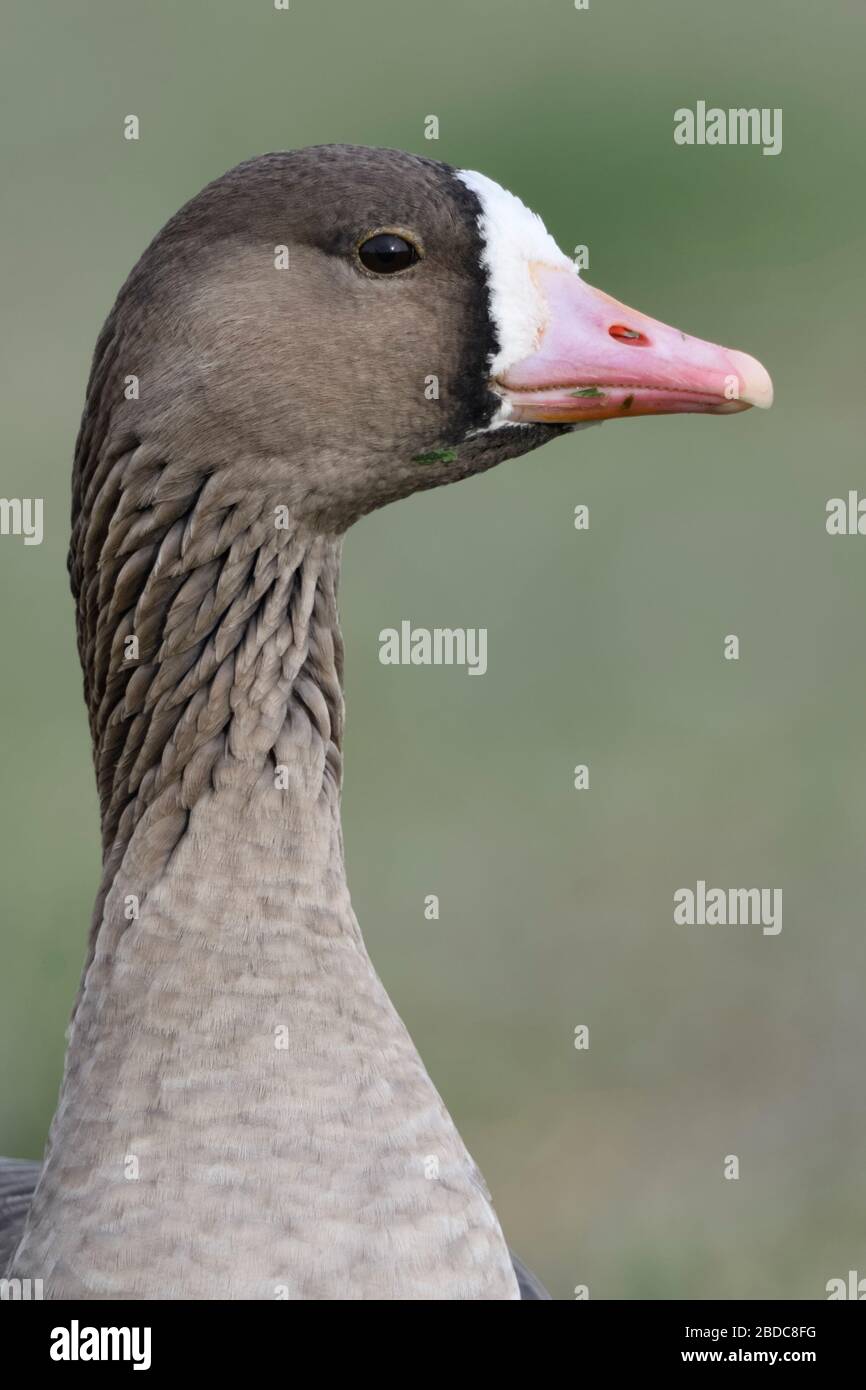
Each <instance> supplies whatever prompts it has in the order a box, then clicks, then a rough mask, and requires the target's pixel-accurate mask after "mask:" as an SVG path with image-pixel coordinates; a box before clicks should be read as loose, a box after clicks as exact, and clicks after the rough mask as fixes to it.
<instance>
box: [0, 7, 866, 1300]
mask: <svg viewBox="0 0 866 1390" xmlns="http://www.w3.org/2000/svg"><path fill="white" fill-rule="evenodd" d="M2 8H3V19H4V30H5V36H4V48H3V55H2V59H0V111H2V116H0V143H2V163H0V178H2V187H3V195H4V196H3V222H2V234H0V236H2V240H0V287H2V288H0V295H2V320H3V330H4V331H3V337H2V353H3V370H2V385H0V390H2V443H3V451H2V460H3V462H2V468H3V472H2V489H0V490H2V493H3V495H5V496H41V497H44V498H45V515H46V534H45V541H44V544H43V545H42V546H41V547H24V546H23V544H22V542H21V540H20V539H15V538H10V537H5V538H2V539H0V582H2V608H0V624H2V631H0V641H2V647H0V650H2V658H3V660H2V670H3V677H2V687H0V701H2V705H0V739H2V761H0V766H2V773H3V783H4V791H3V796H2V804H0V873H2V911H3V924H4V930H3V963H4V964H3V972H2V985H0V1087H2V1090H0V1152H5V1153H7V1154H14V1155H20V1156H27V1155H29V1156H35V1155H37V1154H38V1153H39V1152H41V1148H42V1145H43V1142H44V1138H45V1134H46V1130H47V1126H48V1122H49V1119H50V1115H51V1111H52V1107H53V1104H54V1100H55V1097H56V1092H57V1086H58V1082H59V1077H60V1069H61V1062H62V1054H63V1033H64V1027H65V1024H66V1020H67V1017H68V1012H69V1008H70V1006H71V1002H72V998H73V995H74V992H75V989H76V985H77V981H78V974H79V970H80V966H81V961H82V956H83V951H84V943H85V936H86V932H87V926H88V921H89V916H90V910H91V905H92V900H93V896H94V893H95V889H96V884H97V867H98V857H97V855H98V851H97V843H98V835H97V814H96V799H95V793H94V787H93V779H92V771H91V765H90V756H89V740H88V735H87V729H86V721H85V712H84V705H83V701H82V697H81V687H80V675H79V668H78V660H77V656H76V653H75V646H74V637H73V610H72V602H71V598H70V595H69V592H68V586H67V580H66V574H65V553H66V546H67V535H68V510H69V500H68V498H69V478H70V465H71V455H72V448H73V443H74V438H75V432H76V428H77V423H78V416H79V413H80V409H81V404H82V400H83V391H84V385H85V380H86V376H87V372H88V367H89V359H90V353H91V350H92V347H93V343H94V341H95V338H96V335H97V332H98V329H99V327H100V325H101V323H102V320H103V318H104V317H105V315H106V313H107V311H108V309H109V308H110V306H111V303H112V300H113V298H114V295H115V293H116V291H117V289H118V288H119V286H120V284H121V282H122V280H123V278H124V277H125V275H126V273H127V271H128V269H129V268H130V266H131V265H132V263H133V262H134V261H135V259H136V258H137V257H138V255H139V254H140V252H141V251H142V249H143V248H144V246H145V245H146V243H147V242H148V241H149V240H150V238H151V236H152V235H153V234H154V233H155V232H156V231H157V229H158V228H159V227H160V226H161V225H162V223H163V222H164V221H165V220H166V218H167V217H168V216H169V215H170V214H171V213H172V212H174V210H175V209H176V208H177V207H178V206H179V205H180V204H181V203H182V202H184V201H185V200H186V199H187V198H188V197H190V196H191V195H192V194H193V193H195V192H196V191H197V190H198V189H199V188H200V187H201V186H202V185H203V184H204V183H205V182H207V181H208V180H209V179H211V178H213V177H214V176H215V175H217V174H219V173H221V172H222V171H223V170H224V169H226V168H227V167H229V166H230V165H232V164H234V163H236V162H237V161H239V160H241V159H243V158H246V157H247V156H249V155H251V154H255V153H259V152H262V151H265V150H268V149H275V148H287V147H292V146H300V145H306V144H318V143H321V142H325V141H351V142H356V143H362V144H371V145H393V146H398V147H402V148H405V149H409V150H415V151H418V152H421V153H424V154H429V155H432V156H434V157H438V158H441V159H444V160H447V161H449V162H452V163H454V164H457V165H459V166H465V167H469V168H477V169H480V170H483V171H484V172H485V173H487V174H489V175H491V176H492V177H494V178H496V179H498V180H499V181H500V182H502V183H504V184H505V185H506V186H507V187H510V188H512V189H513V190H514V191H515V192H517V193H519V194H520V196H521V197H523V198H524V200H525V201H527V202H528V203H529V204H530V206H532V207H534V208H535V209H536V210H537V211H539V212H540V213H541V214H542V216H543V217H544V218H545V220H546V222H547V224H548V226H549V227H550V230H551V231H552V232H553V233H554V235H555V236H556V237H557V239H558V240H559V241H560V244H561V245H562V246H563V247H564V248H566V249H567V250H569V251H571V250H572V249H573V247H574V246H575V245H576V244H578V243H585V244H587V245H588V246H589V248H590V268H589V270H588V271H587V272H586V274H587V278H588V279H589V280H590V281H591V282H592V283H595V284H598V285H600V286H602V287H603V288H604V289H606V290H607V291H608V292H610V293H611V294H614V295H616V296H617V297H618V298H620V299H622V300H624V301H625V302H626V303H631V304H634V305H635V306H636V307H638V308H640V309H643V310H645V311H646V312H648V313H650V314H652V315H654V316H656V317H659V318H662V319H664V320H666V321H668V322H670V323H674V324H676V325H677V326H678V327H681V328H683V329H686V330H688V331H690V332H693V333H697V334H699V335H700V336H702V337H706V338H709V339H712V340H715V341H718V342H723V343H728V344H731V345H732V346H736V347H741V348H744V349H746V350H748V351H750V352H752V353H754V354H755V355H756V356H758V357H759V358H760V359H761V360H762V361H764V362H765V364H766V365H767V366H768V368H769V369H770V371H771V373H772V375H773V377H774V379H775V382H776V388H777V404H776V407H775V409H774V410H773V411H772V412H770V413H769V414H765V413H759V412H757V411H753V412H751V413H749V414H747V415H744V416H741V417H739V416H738V417H735V418H731V419H725V418H700V417H682V418H673V419H659V420H649V421H646V420H640V421H634V422H629V423H623V424H617V425H609V426H606V427H605V428H603V429H594V430H590V431H587V432H585V433H579V434H576V435H573V436H571V437H568V438H565V439H563V440H561V441H558V442H557V443H556V444H554V445H552V446H549V447H548V448H546V449H545V450H543V451H541V452H540V453H538V454H534V455H530V456H528V457H526V458H524V459H520V460H516V461H514V462H512V463H509V464H505V465H503V466H502V467H501V468H499V469H497V470H495V471H494V472H493V473H491V474H488V475H486V476H483V477H480V478H477V479H475V480H473V481H471V482H469V483H464V484H462V485H461V486H459V487H456V488H452V489H448V490H445V491H441V492H437V493H428V494H424V495H422V496H419V497H416V498H414V499H411V500H410V501H408V502H405V503H402V504H400V505H399V506H397V507H394V508H391V509H390V510H386V511H385V512H382V513H379V514H378V515H375V516H373V517H371V518H369V519H367V520H366V521H364V522H363V523H362V524H361V525H360V526H359V527H358V528H357V529H356V530H355V531H354V532H353V533H351V534H350V536H349V539H348V542H347V546H346V562H345V570H344V578H343V594H342V606H343V620H344V627H345V633H346V639H347V700H348V710H349V724H348V738H347V783H346V793H345V829H346V841H347V853H348V859H349V877H350V883H351V885H352V890H353V896H354V902H355V907H356V910H357V912H358V916H359V918H360V921H361V923H362V926H363V927H364V931H365V935H366V937H367V941H368V944H369V946H370V950H371V953H372V955H373V958H374V960H375V961H376V964H377V966H378V968H379V970H380V972H381V974H382V976H383V978H384V980H385V983H386V984H387V986H388V987H389V989H390V990H391V992H392V994H393V997H394V999H395V1001H396V1003H397V1005H398V1007H399V1009H400V1011H401V1012H402V1014H403V1016H404V1018H405V1019H406V1022H407V1024H408V1026H409V1028H410V1030H411V1032H412V1033H413V1035H414V1037H415V1040H416V1042H417V1044H418V1046H419V1048H420V1051H421V1054H422V1056H423V1057H424V1059H425V1061H426V1063H427V1065H428V1067H429V1070H430V1072H431V1074H432V1076H433V1078H434V1080H435V1081H436V1082H437V1084H438V1086H439V1088H440V1089H441V1091H442V1092H443V1094H444V1096H445V1099H446V1101H447V1103H448V1105H449V1106H450V1108H451V1111H452V1113H453V1114H454V1116H455V1119H456V1120H457V1123H458V1125H459V1126H460V1128H461V1130H462V1133H463V1135H464V1138H465V1139H466V1141H467V1144H468V1146H469V1148H470V1150H471V1151H472V1152H473V1154H474V1156H475V1157H476V1159H477V1160H478V1162H479V1164H480V1166H481V1168H482V1170H483V1172H484V1173H485V1176H486V1178H487V1180H488V1182H489V1185H490V1187H491V1189H492V1191H493V1194H494V1197H495V1200H496V1205H497V1208H498V1211H499V1214H500V1216H501V1219H502V1223H503V1226H504V1228H505V1230H506V1232H507V1234H508V1237H509V1240H510V1241H511V1243H512V1244H513V1245H515V1246H516V1248H517V1249H518V1250H519V1251H520V1252H521V1253H522V1254H523V1256H524V1258H525V1259H526V1260H527V1261H528V1262H529V1263H530V1264H531V1265H533V1266H534V1267H535V1268H536V1270H537V1271H538V1273H539V1274H540V1275H541V1276H542V1277H543V1278H544V1279H545V1281H546V1282H547V1283H548V1285H549V1287H550V1288H551V1291H552V1292H553V1293H554V1295H555V1296H556V1297H558V1298H569V1297H571V1296H573V1293H572V1291H573V1289H574V1286H575V1285H576V1284H580V1283H586V1284H589V1286H590V1290H591V1295H592V1297H594V1298H638V1297H648V1298H706V1297H722V1298H734V1297H744V1298H761V1297H782V1298H816V1297H823V1296H824V1286H825V1284H826V1281H827V1280H828V1279H829V1278H831V1277H836V1276H843V1277H844V1276H845V1275H846V1273H847V1271H848V1270H849V1269H858V1270H859V1271H860V1273H861V1274H866V1239H864V1215H863V1213H864V1207H866V1191H864V1188H866V1182H864V1168H866V1165H864V1158H866V1142H864V1139H866V1136H864V1129H866V1122H864V1099H863V1096H864V1087H863V1069H864V1042H866V1012H864V1009H863V998H862V996H863V979H864V954H866V950H864V935H863V899H864V874H863V842H864V832H866V795H864V785H866V757H864V749H866V740H864V737H863V728H862V719H863V695H864V687H866V644H864V640H863V634H864V596H866V582H864V581H866V539H864V538H842V539H830V538H829V537H828V536H827V534H826V532H825V527H824V517H825V504H826V501H827V499H828V498H829V497H832V496H838V495H842V496H844V495H846V494H847V492H848V489H849V488H857V487H858V486H859V487H860V488H861V489H862V490H863V491H864V492H866V469H864V459H863V438H862V436H863V395H864V390H863V383H862V379H861V378H862V371H863V342H864V333H863V322H864V319H863V308H864V306H863V295H862V290H863V255H864V248H863V234H862V221H863V215H864V210H866V182H864V170H863V134H862V131H863V123H862V116H861V109H860V102H861V85H860V84H861V79H862V67H863V56H864V36H866V12H864V9H863V6H862V3H861V0H847V3H844V2H843V0H836V2H835V3H832V2H831V3H829V4H826V5H816V4H814V3H812V0H797V2H796V3H792V0H764V2H763V3H761V4H759V5H756V4H755V3H754V0H727V3H725V4H712V3H708V0H704V3H700V4H696V3H695V0H664V2H663V3H659V4H647V3H646V0H591V8H590V10H589V11H588V12H583V13H580V12H576V11H575V9H574V7H573V4H572V0H531V3H530V0H475V2H474V3H467V0H439V3H436V4H418V3H416V4H407V3H405V0H402V3H398V0H364V3H363V4H353V3H345V2H344V3H339V4H336V3H328V2H327V0H291V8H290V10H289V12H288V13H284V14H280V13H276V12H275V11H274V9H273V7H272V4H271V0H258V3H252V2H251V0H233V2H230V0H186V3H184V4H183V5H177V4H175V3H171V2H170V0H149V3H139V0H99V2H96V0H95V2H94V3H81V2H80V0H79V3H60V0H42V2H41V3H40V4H38V5H34V4H32V3H24V0H5V3H4V4H3V7H2ZM698 99H704V100H706V101H707V102H708V104H710V105H713V104H717V105H721V106H723V107H725V108H727V107H729V106H758V107H782V108H783V110H784V127H783V130H784V148H783V152H782V153H781V155H779V156H778V157H776V158H768V157H765V156H763V155H762V153H761V150H760V149H759V148H754V147H746V148H703V149H702V148H698V147H695V148H679V147H676V146H675V145H674V142H673V111H674V109H675V108H676V107H679V106H683V105H688V106H692V107H693V106H694V104H695V102H696V101H697V100H698ZM130 112H132V113H135V114H137V115H139V117H140V119H141V128H142V138H141V140H140V142H139V143H138V144H133V143H128V142H126V141H125V140H124V139H123V138H122V121H123V117H124V116H125V115H126V114H127V113H130ZM429 114H435V115H437V116H438V117H439V120H440V139H439V140H438V142H430V141H427V140H425V139H424V133H423V132H424V118H425V116H426V115H429ZM581 502H582V503H586V504H587V505H588V506H589V507H590V514H591V528H590V530H589V531H588V532H587V533H577V532H575V530H574V529H573V509H574V507H575V505H576V504H577V503H581ZM404 617H405V618H410V619H411V620H412V621H413V622H414V623H415V624H418V625H426V626H431V627H432V626H436V625H441V626H486V627H487V628H488V629H489V663H490V664H489V670H488V674H487V675H486V676H485V677H484V678H483V679H469V678H467V675H466V673H465V672H464V671H461V670H459V669H455V668H451V669H448V668H445V669H417V668H416V669H412V668H408V669H401V668H397V669H394V668H389V667H382V666H380V665H379V663H378V660H377V651H378V641H377V637H378V632H379V630H380V628H382V627H385V626H396V625H398V624H399V622H400V620H401V618H404ZM727 633H737V634H738V635H739V637H740V641H741V659H740V661H739V662H726V661H724V660H723V659H722V642H723V638H724V636H725V634H727ZM579 762H586V763H588V764H589V766H590V777H591V788H590V790H589V791H587V792H576V791H574V790H573V787H572V773H573V768H574V765H575V764H576V763H579ZM698 878H704V879H706V880H707V881H709V882H710V883H713V884H717V885H720V886H723V887H729V886H743V887H747V886H764V887H781V888H782V889H783V891H784V929H783V931H782V933H781V935H780V936H778V937H775V938H773V937H765V936H763V935H761V933H760V930H759V929H757V928H734V927H728V928H724V927H717V928H710V927H704V928H700V927H695V928H683V927H675V926H674V925H673V910H672V895H673V892H674V890H675V889H676V888H677V887H680V886H686V885H692V886H694V884H695V881H696V880H697V879H698ZM428 893H438V894H439V895H440V898H441V918H440V920H439V921H438V922H435V923H431V922H427V921H425V919H424V915H423V899H424V896H425V894H428ZM580 1023H585V1024H587V1025H588V1026H589V1028H590V1037H591V1046H590V1048H589V1050H588V1051H586V1052H576V1051H575V1050H574V1047H573V1033H574V1028H575V1026H576V1025H577V1024H580ZM726 1154H737V1155H738V1156H739V1159H740V1164H741V1177H740V1180H739V1181H738V1182H731V1181H726V1180H725V1179H724V1177H723V1160H724V1156H725V1155H726Z"/></svg>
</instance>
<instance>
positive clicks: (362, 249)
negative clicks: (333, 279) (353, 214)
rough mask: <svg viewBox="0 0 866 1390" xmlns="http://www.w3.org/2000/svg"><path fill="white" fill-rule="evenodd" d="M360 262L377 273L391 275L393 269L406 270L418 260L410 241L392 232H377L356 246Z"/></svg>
mask: <svg viewBox="0 0 866 1390" xmlns="http://www.w3.org/2000/svg"><path fill="white" fill-rule="evenodd" d="M358 256H359V258H360V261H361V264H362V265H364V266H366V267H367V269H368V270H372V271H375V273H376V274H377V275H393V274H394V272H395V270H408V268H409V266H410V265H414V264H415V262H416V261H417V260H418V252H417V250H416V248H415V247H414V246H413V245H412V243H411V241H406V239H405V237H401V236H397V235H396V234H395V233H394V232H377V233H376V235H375V236H371V237H370V238H369V240H368V241H365V242H363V243H362V244H361V245H360V246H359V247H358Z"/></svg>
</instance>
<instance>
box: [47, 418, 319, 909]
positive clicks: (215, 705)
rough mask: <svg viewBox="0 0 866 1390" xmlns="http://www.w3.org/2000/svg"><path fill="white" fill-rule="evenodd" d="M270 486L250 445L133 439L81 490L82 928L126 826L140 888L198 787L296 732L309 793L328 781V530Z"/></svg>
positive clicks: (274, 762) (233, 776)
mask: <svg viewBox="0 0 866 1390" xmlns="http://www.w3.org/2000/svg"><path fill="white" fill-rule="evenodd" d="M276 462H277V461H274V464H275V467H274V473H275V474H277V472H278V469H277V467H276ZM232 475H233V476H232ZM278 488H279V484H278V477H277V476H274V477H273V478H269V477H268V468H267V464H266V463H265V464H262V463H261V462H260V461H258V460H256V461H249V462H248V463H246V464H245V463H244V461H243V460H240V461H238V462H237V463H236V464H235V465H234V467H233V468H232V469H231V470H229V474H228V476H227V473H226V470H225V469H221V470H220V472H219V473H218V474H212V473H208V471H207V469H206V467H204V466H194V465H190V464H189V463H188V462H187V461H186V460H180V461H171V460H168V461H167V460H166V459H165V458H164V457H163V456H162V455H161V453H160V451H158V450H155V449H154V448H153V447H151V446H148V445H146V444H137V443H134V442H133V443H132V444H131V447H128V448H124V449H123V450H122V452H117V453H115V455H114V456H110V457H109V458H108V459H107V460H106V462H105V463H104V464H103V466H102V467H101V468H100V469H98V470H96V472H95V474H94V476H93V478H92V479H90V480H89V485H87V486H86V487H85V489H84V493H83V495H81V496H80V497H77V498H76V502H77V504H78V514H77V516H76V517H75V520H74V529H73V541H72V551H71V558H70V571H71V575H72V582H73V589H74V591H75V594H76V598H77V602H78V639H79V650H80V654H81V660H82V665H83V668H84V685H85V696H86V700H87V705H88V710H89V715H90V727H91V734H92V738H93V747H94V761H95V766H96V777H97V786H98V791H99V799H100V808H101V816H102V837H103V857H104V872H103V881H102V885H101V889H100V894H99V897H98V899H97V904H96V911H95V919H94V928H95V929H98V925H99V921H100V918H101V912H102V907H103V904H104V899H105V895H106V894H107V892H108V891H109V889H110V887H111V884H112V882H113V880H114V877H115V875H116V873H117V870H118V868H119V866H120V864H121V863H122V861H123V857H124V855H125V853H126V852H127V849H128V847H129V845H130V841H131V840H132V838H133V834H134V835H135V840H136V851H137V853H136V859H137V865H138V872H139V874H140V875H143V878H144V882H143V883H142V888H143V889H144V891H145V892H146V891H147V886H148V884H149V883H152V882H153V881H155V880H156V878H158V876H159V874H160V873H161V872H162V871H163V870H164V868H165V866H166V864H167V863H168V862H169V860H170V858H171V855H172V853H173V852H174V850H175V849H176V847H177V845H178V843H179V842H180V840H181V838H182V836H183V834H184V832H185V830H186V827H187V825H188V821H189V814H190V811H191V810H192V807H193V806H194V805H195V803H196V801H197V800H198V798H199V797H200V795H201V794H202V792H203V791H204V790H205V789H208V788H213V787H216V786H219V785H220V784H221V783H225V782H227V781H231V782H232V783H233V784H234V785H238V784H240V783H244V784H246V785H247V786H248V787H249V789H250V791H251V792H252V790H253V788H254V787H255V786H256V785H257V783H258V780H259V778H260V777H261V776H262V773H263V771H264V770H265V769H270V772H271V775H272V777H274V776H276V775H277V769H278V768H280V767H282V766H284V765H285V766H288V765H289V764H290V761H291V753H292V746H293V744H295V743H296V742H297V741H298V740H299V739H301V740H303V741H305V742H306V743H307V744H308V745H310V746H315V747H316V749H317V753H318V757H317V759H316V760H315V761H317V764H318V771H319V776H320V787H319V790H320V792H321V793H322V794H325V795H328V796H332V797H333V798H334V799H335V800H337V799H338V797H339V787H340V778H341V758H340V745H341V739H342V727H343V702H342V693H341V685H340V681H341V672H342V642H341V638H340V633H339V627H338V619H337V606H336V591H337V582H338V573H339V541H338V540H337V539H336V538H334V537H323V536H320V535H314V534H311V533H309V532H307V531H305V530H304V528H303V527H302V526H300V525H299V524H297V523H296V522H295V521H294V520H293V519H292V518H291V517H290V516H289V515H288V514H287V512H286V508H285V507H283V506H282V505H281V504H280V503H279V500H278V498H279V490H278ZM289 789H290V788H289Z"/></svg>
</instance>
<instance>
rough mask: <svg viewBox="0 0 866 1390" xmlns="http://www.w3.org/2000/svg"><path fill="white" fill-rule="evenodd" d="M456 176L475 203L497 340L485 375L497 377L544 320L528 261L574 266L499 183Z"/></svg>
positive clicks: (529, 344) (529, 346)
mask: <svg viewBox="0 0 866 1390" xmlns="http://www.w3.org/2000/svg"><path fill="white" fill-rule="evenodd" d="M457 177H458V179H460V180H461V182H462V183H464V184H465V185H466V187H467V188H469V189H471V190H472V192H473V193H474V194H475V196H476V198H477V199H478V201H479V202H480V204H481V212H480V214H479V217H478V229H479V231H480V233H481V243H482V250H481V264H482V267H483V268H484V270H485V271H486V274H487V285H488V289H489V293H490V312H491V315H492V317H493V322H494V325H495V328H496V333H497V336H498V339H499V351H498V352H497V353H496V354H495V356H493V357H492V358H491V361H490V375H491V376H492V377H498V376H501V375H503V373H505V372H507V371H508V369H509V367H513V366H514V364H515V363H516V362H520V361H521V360H522V359H523V358H524V357H528V356H529V355H530V354H531V353H533V352H535V351H536V350H537V348H538V345H539V343H540V341H541V334H542V332H543V330H544V326H545V324H546V322H547V304H546V302H545V299H544V296H543V295H542V294H541V293H540V291H539V289H538V286H537V285H536V284H535V281H534V280H533V278H532V275H531V274H530V269H529V267H530V263H531V262H533V261H541V262H543V263H544V264H545V265H549V266H554V267H556V268H557V269H566V270H570V271H571V272H572V273H573V274H574V275H577V274H578V269H577V266H576V265H575V264H574V262H573V261H570V260H569V259H568V257H567V256H566V255H564V254H563V252H562V251H560V249H559V247H558V246H557V244H556V242H555V241H554V240H553V237H552V236H551V235H550V233H549V231H548V230H547V228H546V227H545V225H544V223H543V222H542V220H541V218H540V217H539V216H538V214H537V213H535V212H532V211H531V210H530V209H529V208H528V207H527V206H526V204H525V203H522V202H521V201H520V199H519V198H517V197H515V195H514V194H513V193H509V191H508V189H507V188H503V187H502V186H501V184H498V183H496V182H494V180H493V179H488V178H487V177H486V175H484V174H477V173H475V171H474V170H473V169H458V171H457ZM509 411H510V407H508V405H507V404H506V403H505V402H503V407H502V409H501V410H500V411H499V412H498V413H497V415H496V417H495V418H494V420H492V421H491V424H490V426H488V428H496V427H497V426H498V425H503V424H507V422H508V414H509Z"/></svg>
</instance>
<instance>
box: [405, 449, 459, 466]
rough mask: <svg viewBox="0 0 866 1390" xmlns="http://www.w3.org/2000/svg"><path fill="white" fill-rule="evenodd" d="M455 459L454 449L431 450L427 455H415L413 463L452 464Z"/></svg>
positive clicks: (455, 451) (455, 452)
mask: <svg viewBox="0 0 866 1390" xmlns="http://www.w3.org/2000/svg"><path fill="white" fill-rule="evenodd" d="M456 457H457V450H456V449H431V450H430V452H429V453H427V454H415V455H414V457H413V459H412V462H413V463H453V462H454V460H455V459H456Z"/></svg>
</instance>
